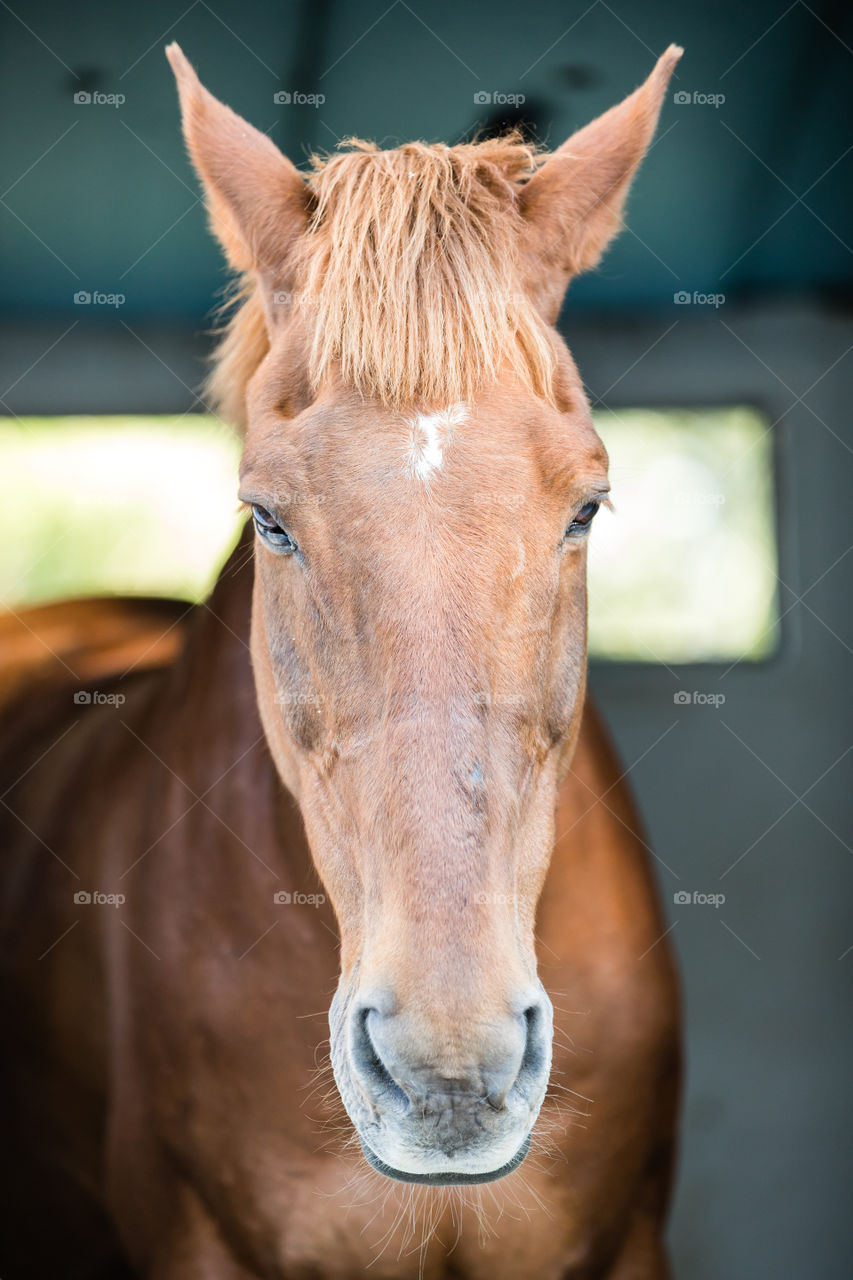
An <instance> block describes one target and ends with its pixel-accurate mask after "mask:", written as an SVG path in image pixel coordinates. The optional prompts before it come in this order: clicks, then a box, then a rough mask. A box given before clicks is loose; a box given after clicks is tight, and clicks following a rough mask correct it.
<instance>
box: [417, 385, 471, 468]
mask: <svg viewBox="0 0 853 1280" xmlns="http://www.w3.org/2000/svg"><path fill="white" fill-rule="evenodd" d="M467 420H468V406H467V405H466V404H452V405H450V406H449V407H448V408H447V409H439V410H438V411H437V412H436V413H419V414H418V415H417V416H416V417H415V418H413V419H412V421H411V429H412V437H411V441H410V443H409V447H408V464H409V469H410V471H411V472H412V474H413V475H415V476H417V477H418V479H419V480H423V481H424V483H425V484H426V483H429V479H430V476H431V475H432V474H433V472H434V471H440V470H441V466H442V463H443V462H444V450H445V449H446V447H447V445H448V444H449V443H450V440H451V437H452V435H453V428H454V427H461V426H462V425H463V424H464V423H465V422H467Z"/></svg>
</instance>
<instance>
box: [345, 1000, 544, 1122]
mask: <svg viewBox="0 0 853 1280" xmlns="http://www.w3.org/2000/svg"><path fill="white" fill-rule="evenodd" d="M518 1003H519V1004H524V1003H525V1002H518ZM389 1008H392V1009H393V1008H394V1004H393V1001H392V1000H390V999H387V998H386V999H382V998H381V997H380V998H379V999H377V1000H375V1001H372V1002H371V1003H369V1004H362V1005H361V1006H360V1007H358V1008H357V1009H356V1010H354V1013H353V1020H352V1024H351V1040H350V1050H351V1060H352V1065H353V1067H354V1070H355V1074H356V1076H357V1078H358V1080H359V1081H360V1083H361V1086H362V1088H363V1089H364V1091H365V1092H366V1093H367V1095H368V1096H369V1097H370V1099H371V1100H372V1101H373V1102H374V1103H376V1104H380V1105H384V1106H391V1107H396V1108H397V1109H408V1108H409V1107H414V1108H416V1109H417V1110H418V1111H419V1112H420V1113H421V1114H429V1113H430V1112H431V1111H433V1110H437V1111H441V1110H445V1109H447V1108H448V1107H449V1108H450V1109H455V1108H456V1107H457V1106H459V1105H460V1104H461V1105H463V1106H470V1105H472V1104H476V1103H478V1102H480V1103H488V1105H489V1106H490V1107H491V1108H493V1109H494V1110H495V1111H501V1110H503V1109H504V1108H505V1106H506V1103H507V1098H508V1096H509V1094H510V1092H511V1091H512V1090H513V1089H517V1090H518V1092H519V1093H520V1094H521V1096H522V1097H523V1098H525V1099H528V1098H529V1100H530V1102H531V1103H532V1102H533V1100H534V1097H535V1096H536V1095H538V1094H539V1093H541V1089H542V1077H543V1073H545V1072H546V1071H547V1068H548V1062H549V1052H548V1048H549V1046H548V1026H549V1019H548V1018H547V1016H546V1010H545V1001H544V999H542V998H540V997H534V998H533V999H532V1000H530V1001H528V1002H526V1007H523V1008H522V1011H521V1012H520V1013H518V1014H507V1015H504V1016H502V1017H499V1018H490V1019H486V1020H480V1019H476V1018H471V1017H470V1016H466V1017H460V1025H459V1027H458V1029H457V1030H456V1031H455V1034H453V1035H452V1037H448V1036H447V1035H446V1033H445V1035H443V1036H440V1037H436V1034H435V1032H434V1029H433V1028H432V1026H431V1022H430V1020H429V1019H425V1018H424V1017H422V1016H421V1017H416V1016H414V1015H413V1014H411V1013H406V1012H384V1011H383V1010H387V1009H389ZM442 1024H443V1025H446V1024H447V1019H446V1017H445V1018H443V1019H442ZM442 1041H444V1042H445V1043H444V1044H442ZM451 1043H452V1045H453V1047H452V1048H451V1047H450V1044H451Z"/></svg>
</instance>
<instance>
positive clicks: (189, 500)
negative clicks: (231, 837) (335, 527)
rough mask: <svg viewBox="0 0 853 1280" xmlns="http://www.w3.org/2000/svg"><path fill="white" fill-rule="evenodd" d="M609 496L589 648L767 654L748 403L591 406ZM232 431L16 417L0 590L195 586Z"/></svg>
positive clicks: (653, 658) (671, 654)
mask: <svg viewBox="0 0 853 1280" xmlns="http://www.w3.org/2000/svg"><path fill="white" fill-rule="evenodd" d="M595 420H596V426H597V427H598V429H599V431H600V433H601V435H602V437H603V439H604V442H605V444H606V445H607V448H608V451H609V453H610V459H611V482H612V486H613V505H614V510H613V511H612V512H611V511H608V510H603V511H602V512H601V513H600V514H599V516H598V519H597V520H596V522H595V527H594V529H593V533H592V538H591V546H590V590H589V599H590V654H591V655H592V656H593V657H599V658H608V659H614V660H621V661H632V662H651V663H655V662H658V663H660V662H665V663H669V664H672V663H680V662H697V661H710V662H720V661H733V660H735V659H739V658H746V659H753V660H755V659H760V658H764V657H766V656H767V655H768V654H770V653H772V652H773V650H774V648H775V646H776V643H777V639H778V610H777V603H776V584H777V579H776V568H777V559H776V543H775V532H774V528H775V521H774V507H773V470H772V446H771V436H770V433H769V431H768V430H767V424H766V422H765V420H764V419H763V418H762V417H761V416H760V415H759V414H758V413H756V412H755V411H753V410H752V409H748V408H725V409H702V410H692V409H691V410H681V409H679V410H674V409H667V410H652V409H629V410H620V411H619V412H618V413H610V412H607V413H598V414H596V415H595ZM239 452H240V447H239V441H238V440H237V439H236V438H235V436H234V435H233V434H232V433H231V432H230V431H228V430H227V429H226V428H225V427H223V425H222V424H221V423H220V422H218V420H217V419H215V418H213V417H210V416H207V415H200V414H192V415H189V414H185V415H183V416H182V417H163V416H157V417H121V418H119V417H116V418H111V417H71V418H27V419H7V420H6V421H5V423H4V425H3V426H2V428H0V536H2V543H0V606H2V605H6V606H11V607H19V606H21V605H25V604H34V603H41V602H43V601H45V600H52V599H59V598H62V597H66V596H80V595H90V594H103V593H110V594H120V593H132V594H149V595H168V596H177V597H180V598H182V599H186V600H198V599H202V598H203V597H204V596H205V595H206V593H207V592H208V591H209V589H210V587H211V586H212V584H213V582H214V580H215V578H216V574H217V571H218V568H219V566H220V565H221V563H222V561H223V559H224V558H225V556H226V555H227V553H228V550H229V548H230V547H231V545H232V544H233V542H234V539H235V537H236V534H237V529H238V527H239V523H240V519H241V517H240V515H239V512H238V504H237V498H236V492H237V481H236V472H237V464H238V460H239Z"/></svg>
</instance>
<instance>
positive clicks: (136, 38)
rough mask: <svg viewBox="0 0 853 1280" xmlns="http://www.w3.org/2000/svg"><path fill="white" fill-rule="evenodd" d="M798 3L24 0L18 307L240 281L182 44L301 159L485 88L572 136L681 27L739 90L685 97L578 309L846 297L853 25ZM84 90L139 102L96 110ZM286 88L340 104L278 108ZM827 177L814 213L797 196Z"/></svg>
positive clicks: (702, 73) (194, 310)
mask: <svg viewBox="0 0 853 1280" xmlns="http://www.w3.org/2000/svg"><path fill="white" fill-rule="evenodd" d="M785 7H786V6H785V5H784V4H782V3H781V2H780V0H757V2H756V3H751V4H743V3H735V2H734V0H720V2H718V3H711V2H710V0H702V2H701V3H697V4H693V5H691V6H689V7H687V6H684V5H682V4H678V3H675V2H674V0H657V2H654V3H636V2H634V3H630V4H622V5H620V6H619V13H618V16H617V14H616V10H615V9H614V8H612V7H608V6H607V5H606V4H604V3H601V2H600V3H597V4H595V5H594V6H593V7H592V8H591V9H590V10H589V11H587V12H586V13H585V10H587V8H588V6H587V4H586V3H580V0H572V3H569V4H566V3H563V2H562V0H559V2H558V0H542V2H540V3H537V4H535V5H530V6H526V7H522V6H518V5H511V4H508V3H507V2H506V0H499V2H498V3H489V2H488V0H474V2H473V3H468V4H465V5H461V4H459V3H458V2H457V3H452V2H451V0H433V2H432V3H430V5H429V6H428V7H424V9H423V12H422V14H421V15H420V16H418V15H416V11H415V9H414V8H411V7H407V6H406V5H405V4H403V3H402V2H400V3H398V4H397V5H395V6H393V7H392V8H391V10H390V11H387V10H388V5H387V0H362V2H360V3H355V4H353V3H351V4H344V3H342V0H338V2H337V3H334V2H330V0H321V2H320V3H316V2H314V3H309V2H306V3H301V2H300V0H275V2H274V3H270V2H267V3H262V2H261V0H241V2H240V3H235V2H234V0H220V3H217V4H216V5H213V6H211V7H208V6H207V5H206V4H204V3H203V2H202V0H197V3H196V4H194V5H193V6H192V7H191V8H190V9H189V11H188V12H186V13H183V10H184V8H185V6H184V5H183V4H177V3H168V2H166V0H154V2H152V3H148V4H146V5H144V6H135V5H118V4H115V3H113V4H107V3H104V2H103V0H92V2H91V3H86V4H68V3H63V4H61V3H53V2H48V0H36V2H34V3H31V4H29V5H27V6H26V7H25V9H24V8H20V7H19V12H20V14H21V17H22V18H23V20H24V22H25V23H26V26H25V25H24V22H22V21H18V20H16V18H15V17H13V16H12V15H11V14H10V12H9V11H8V10H6V9H2V10H0V22H2V25H3V34H2V50H3V53H2V58H3V61H2V75H0V106H2V117H3V120H4V122H5V145H4V147H3V154H2V172H0V191H5V190H6V189H7V188H11V189H10V190H9V191H8V193H7V194H6V195H5V197H4V199H5V201H6V204H7V206H8V208H3V206H2V205H0V236H2V255H3V272H2V278H0V313H2V312H5V313H9V312H14V313H16V314H18V315H20V314H22V313H24V314H26V315H30V316H34V315H36V316H44V315H46V314H52V315H57V314H60V313H67V314H69V315H73V316H74V318H75V319H78V320H81V319H82V320H83V321H84V322H85V321H86V320H87V319H90V318H91V315H90V314H88V315H83V314H81V310H80V309H79V308H77V309H75V308H74V305H73V301H72V299H73V295H74V292H75V290H76V289H79V288H84V289H89V290H92V289H96V288H97V289H100V290H102V291H104V292H122V293H123V294H124V295H125V296H126V303H125V305H124V308H123V310H122V315H123V316H124V317H125V318H127V319H130V318H131V317H136V318H140V317H143V316H148V317H152V318H153V317H160V318H170V317H173V318H175V319H185V320H186V321H187V322H190V323H193V324H197V323H198V322H199V321H200V320H201V318H202V317H203V316H204V315H205V314H206V312H207V311H208V310H209V308H210V305H211V303H212V301H213V299H214V297H215V295H216V291H217V289H218V288H219V287H220V286H221V284H222V281H223V276H222V271H221V264H220V261H219V257H218V253H217V250H216V249H215V247H214V246H213V244H212V242H211V241H210V238H209V237H208V235H207V234H206V231H205V227H204V216H203V212H202V208H201V206H200V205H199V204H197V203H195V201H196V199H197V187H196V183H195V179H194V176H193V175H192V173H191V171H190V168H189V165H188V163H187V161H186V158H185V156H184V154H183V149H182V144H181V140H180V135H179V127H178V114H177V105H176V99H175V93H174V88H173V85H172V81H171V75H170V73H169V69H168V66H167V63H166V60H165V58H164V57H163V52H162V51H163V46H164V44H165V43H166V42H167V41H168V40H169V39H173V38H176V39H178V40H179V41H180V42H181V43H182V45H183V47H184V50H185V52H186V53H187V54H188V56H189V57H190V58H191V60H192V61H194V62H195V64H196V65H197V67H198V69H199V71H200V73H201V75H202V77H203V79H204V80H205V82H206V83H207V84H208V85H209V87H210V88H211V89H212V90H213V91H214V92H215V93H217V94H218V95H219V96H221V97H222V98H224V99H226V100H227V101H228V102H229V103H230V104H232V105H233V106H234V107H235V108H236V109H237V110H238V111H240V112H241V113H242V114H244V115H245V116H246V117H247V118H248V119H249V120H251V121H252V122H253V123H254V124H256V125H258V126H259V127H260V128H261V129H265V130H269V132H270V134H271V136H272V137H273V138H274V139H276V141H277V142H278V143H279V144H280V145H281V146H282V147H283V148H284V149H285V150H286V151H287V152H288V153H289V154H290V155H291V156H292V157H293V158H294V159H296V160H302V159H304V157H305V155H306V154H307V152H308V151H309V150H310V149H311V148H312V147H329V146H333V145H334V143H335V140H336V138H337V137H340V136H343V135H346V134H353V133H354V134H358V135H361V136H366V137H370V138H376V139H379V140H380V141H382V142H383V143H385V144H387V145H393V143H394V142H396V141H397V140H400V139H406V138H410V137H425V138H431V139H443V140H455V139H457V138H459V137H460V136H461V135H463V134H465V133H466V132H468V131H471V130H472V129H473V128H474V127H475V126H476V125H477V124H478V123H482V122H483V121H484V120H486V119H487V118H488V117H489V114H490V111H491V110H492V108H490V107H482V106H478V105H476V104H475V102H474V95H475V93H476V92H477V91H480V90H485V91H486V92H493V91H495V90H499V91H501V92H504V93H524V94H525V96H526V97H527V99H528V103H527V104H526V107H525V111H526V112H527V113H528V114H529V115H531V116H532V117H533V122H534V126H535V129H536V131H537V133H538V134H539V136H541V138H542V140H543V141H546V142H548V143H551V144H556V143H559V142H561V141H562V140H563V139H564V138H565V137H566V136H567V135H568V134H569V133H570V132H571V131H572V129H573V128H575V127H577V126H578V125H580V124H582V123H584V122H585V121H587V120H588V119H590V118H591V117H592V116H594V115H596V114H597V113H598V112H600V111H602V110H604V109H605V108H606V107H607V106H609V105H610V104H612V103H613V102H615V101H617V100H618V99H619V98H620V97H622V96H623V95H624V94H625V93H627V92H628V91H630V90H631V89H632V88H633V87H634V86H635V85H636V84H637V83H638V82H639V81H640V80H641V79H642V78H643V77H644V76H645V75H646V73H647V72H648V70H649V69H650V67H651V65H652V59H653V55H654V54H657V53H659V52H660V51H662V50H663V48H665V46H666V45H667V44H668V43H669V42H670V41H671V40H676V41H679V42H681V43H682V44H684V45H685V47H686V50H687V52H686V56H685V58H684V60H683V63H682V65H681V67H680V69H679V73H678V74H679V79H678V81H677V83H676V84H675V86H674V90H681V91H687V92H690V93H692V92H693V91H694V90H695V91H698V92H701V93H714V94H718V93H723V94H725V99H726V100H725V103H724V104H722V105H721V106H720V107H718V108H714V107H713V106H709V105H693V104H691V105H689V106H679V105H676V104H675V103H674V102H673V101H672V98H671V97H670V100H669V101H668V102H667V104H666V106H665V109H664V114H663V120H662V126H661V130H660V135H659V139H660V140H659V142H658V143H657V145H656V146H655V148H654V150H653V151H652V153H651V155H650V156H649V158H648V161H647V163H646V166H645V169H644V171H643V175H642V177H641V180H640V181H639V182H638V184H637V186H636V189H635V191H634V194H633V196H632V199H631V204H630V209H629V227H630V230H629V231H628V233H627V234H625V235H623V236H622V238H621V239H620V241H619V242H618V244H617V245H616V246H615V247H614V248H613V250H612V251H611V253H610V254H609V256H608V257H607V259H606V261H605V264H604V266H603V267H602V269H601V270H600V271H599V272H598V273H597V274H596V275H594V276H592V277H590V278H589V279H585V280H581V281H579V282H578V283H577V285H576V286H575V288H574V289H573V292H572V297H571V299H570V301H569V304H568V306H569V308H570V309H576V310H579V309H590V308H596V309H598V308H603V307H607V308H620V307H625V306H631V307H638V306H645V305H648V304H650V303H671V300H672V294H673V292H674V290H675V289H678V288H685V289H688V290H693V289H698V290H700V291H708V290H711V289H713V288H720V287H722V288H723V289H724V290H725V292H726V294H727V296H729V297H731V298H732V299H734V298H736V297H739V296H743V295H745V294H752V293H755V292H763V293H767V292H774V293H775V292H780V291H784V292H790V291H792V290H793V291H801V290H805V291H814V290H819V291H832V292H833V293H838V292H843V291H845V290H847V289H849V286H850V283H851V279H853V255H851V252H850V249H849V248H848V245H849V244H850V243H851V235H850V234H849V233H848V227H849V214H848V211H849V207H850V195H851V171H853V155H847V156H843V153H844V151H845V148H846V147H847V146H848V141H849V139H848V127H849V119H850V117H851V109H853V77H851V74H850V71H851V66H853V63H852V62H851V53H850V49H849V48H848V47H846V46H850V47H853V23H851V20H850V15H849V13H845V10H844V9H843V8H842V7H841V6H840V5H839V6H835V10H836V11H833V5H831V4H830V5H827V4H823V5H821V6H819V7H815V6H813V8H814V10H815V11H814V12H812V11H810V9H809V8H807V7H806V6H805V5H803V4H799V3H798V4H795V5H794V6H793V7H792V9H791V10H790V12H788V13H787V14H785V16H784V17H781V20H779V21H778V22H776V24H775V26H774V25H772V24H773V23H774V21H775V20H776V19H777V18H779V17H780V15H781V14H783V13H784V10H785ZM214 10H215V12H214ZM182 13H183V16H182ZM383 14H384V16H382V15H383ZM374 22H375V23H376V25H375V26H373V27H372V29H371V24H373V23H374ZM824 23H826V24H828V26H830V27H832V28H833V31H834V32H835V33H836V34H833V33H832V32H831V31H830V30H828V27H827V25H824ZM426 24H428V26H427V25H426ZM28 28H29V29H28ZM42 41H43V43H42ZM750 46H753V47H752V48H750ZM732 64H734V65H732ZM531 67H532V69H530V68H531ZM81 87H82V88H84V89H85V90H89V91H92V90H98V91H100V92H102V93H121V94H124V96H125V98H126V101H125V102H124V104H123V105H121V106H120V107H118V108H113V107H109V106H93V105H89V106H80V105H76V104H75V103H74V100H73V99H74V92H75V89H80V88H81ZM281 89H290V90H293V89H297V90H300V91H302V92H305V93H322V94H324V95H325V98H326V102H325V103H324V104H323V105H322V106H321V107H320V108H314V107H311V106H294V105H290V106H282V105H276V104H275V103H274V101H273V94H274V93H275V92H276V91H277V90H281ZM69 130H70V132H66V131H69ZM735 135H737V136H735ZM753 152H754V153H755V154H752V153H753ZM842 157H843V158H842ZM28 170H29V171H28ZM771 170H772V171H773V172H771ZM27 171H28V172H27ZM774 174H775V175H776V176H774ZM822 175H825V176H822ZM811 184H815V185H814V186H813V187H812V189H811V190H810V191H809V193H808V194H807V195H805V197H804V198H805V202H806V204H807V205H809V206H811V209H812V210H813V212H810V211H809V209H807V208H806V207H805V205H804V204H802V203H798V201H797V197H798V196H800V195H802V194H803V193H804V192H806V190H807V188H809V187H810V185H811ZM786 211H788V212H786ZM777 219H778V221H777ZM774 223H775V225H773V224H774ZM769 228H770V230H768V229H769Z"/></svg>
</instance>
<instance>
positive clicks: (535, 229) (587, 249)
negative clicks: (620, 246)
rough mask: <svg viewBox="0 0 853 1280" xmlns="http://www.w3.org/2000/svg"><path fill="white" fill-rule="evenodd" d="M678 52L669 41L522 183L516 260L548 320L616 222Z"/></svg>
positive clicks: (600, 249) (619, 221)
mask: <svg viewBox="0 0 853 1280" xmlns="http://www.w3.org/2000/svg"><path fill="white" fill-rule="evenodd" d="M682 53H683V50H682V49H680V48H679V47H678V45H674V44H671V45H670V46H669V48H668V49H667V51H666V53H664V54H663V55H662V57H660V58H659V59H658V61H657V63H656V64H655V68H654V70H653V71H652V73H651V75H650V76H649V78H648V80H646V82H645V84H642V85H640V88H639V89H637V90H636V91H635V92H634V93H632V94H631V96H630V97H629V98H626V99H625V101H624V102H620V103H619V105H618V106H616V107H611V108H610V110H609V111H606V112H605V113H604V115H603V116H599V117H598V119H597V120H593V121H592V123H591V124H588V125H586V126H585V127H584V128H583V129H580V130H579V131H578V132H577V133H576V134H574V135H573V136H572V137H571V138H569V140H568V142H564V143H563V145H562V146H561V147H560V148H559V150H558V151H555V152H554V153H553V155H551V156H549V157H548V159H547V160H546V161H545V163H544V164H543V166H542V168H541V169H539V170H538V171H537V172H536V173H535V174H534V175H533V177H532V178H531V179H530V181H529V182H528V183H527V184H526V186H524V187H522V189H521V194H520V197H519V204H520V208H521V212H522V214H523V216H524V219H525V221H526V222H527V235H526V241H525V243H524V246H523V263H522V267H523V270H524V273H525V277H526V281H527V284H528V287H529V289H530V292H531V293H532V295H533V298H534V300H535V302H536V304H537V306H538V307H539V309H540V310H541V312H542V314H543V315H544V316H545V317H546V319H547V320H548V321H549V322H550V323H552V324H553V323H554V322H555V321H556V319H557V315H558V313H559V310H560V305H561V303H562V301H563V294H564V293H565V291H566V287H567V285H568V283H569V281H570V280H571V278H572V277H573V276H576V275H578V274H579V273H580V272H581V271H588V270H589V268H590V267H594V266H595V265H596V263H597V262H598V261H599V259H600V258H601V255H602V254H603V253H604V250H605V248H606V247H607V245H608V243H609V242H610V240H611V239H612V238H613V236H614V235H615V234H616V232H617V231H618V230H619V228H620V226H621V224H622V209H623V207H624V204H625V198H626V196H627V194H628V188H629V186H630V185H631V179H632V178H633V176H634V174H635V173H636V171H637V168H638V167H639V164H640V161H641V160H642V158H643V156H644V155H645V153H646V151H647V150H648V146H649V143H650V142H651V140H652V135H653V134H654V131H655V126H656V125H657V120H658V116H659V114H660V109H661V103H662V102H663V95H664V93H665V92H666V87H667V85H668V84H669V78H670V76H671V74H672V71H673V68H674V67H675V65H676V63H677V62H678V60H679V58H680V57H681V55H682Z"/></svg>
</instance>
